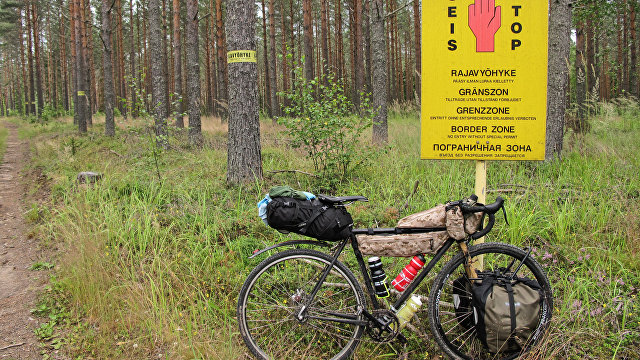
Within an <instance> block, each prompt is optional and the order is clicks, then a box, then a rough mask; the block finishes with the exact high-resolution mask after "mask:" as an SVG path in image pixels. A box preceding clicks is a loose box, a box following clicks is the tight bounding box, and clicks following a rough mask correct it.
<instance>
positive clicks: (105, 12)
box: [102, 0, 116, 136]
mask: <svg viewBox="0 0 640 360" xmlns="http://www.w3.org/2000/svg"><path fill="white" fill-rule="evenodd" d="M111 4H112V1H111V0H102V41H103V45H104V46H103V48H104V53H103V54H102V67H103V72H104V76H103V78H104V79H103V82H104V134H105V135H107V136H114V135H115V134H116V130H115V122H114V120H113V105H114V104H113V103H114V101H115V94H114V93H113V63H112V62H111V53H112V52H113V50H112V47H111V45H112V44H111Z"/></svg>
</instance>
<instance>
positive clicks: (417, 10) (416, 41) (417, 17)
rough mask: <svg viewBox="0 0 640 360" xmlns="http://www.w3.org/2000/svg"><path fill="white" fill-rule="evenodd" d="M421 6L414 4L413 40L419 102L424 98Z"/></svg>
mask: <svg viewBox="0 0 640 360" xmlns="http://www.w3.org/2000/svg"><path fill="white" fill-rule="evenodd" d="M420 31H421V28H420V4H418V2H417V1H414V2H413V39H414V49H415V54H416V56H415V58H414V59H415V61H416V73H415V74H413V75H414V77H415V84H416V86H415V91H416V93H417V94H418V97H417V98H418V102H420V101H421V98H422V87H421V85H420V84H422V79H421V77H422V70H421V68H420V67H421V66H422V65H421V64H422V47H421V45H420Z"/></svg>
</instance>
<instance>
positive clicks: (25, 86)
mask: <svg viewBox="0 0 640 360" xmlns="http://www.w3.org/2000/svg"><path fill="white" fill-rule="evenodd" d="M17 21H18V31H19V36H20V38H19V41H20V64H21V65H22V66H21V70H22V83H23V90H24V91H23V92H24V101H23V106H24V108H21V110H20V113H21V114H26V115H29V110H30V109H29V86H28V85H29V84H28V83H27V65H26V62H25V60H24V52H25V48H24V36H23V33H24V31H23V28H22V10H19V11H18V20H17ZM27 21H28V20H27Z"/></svg>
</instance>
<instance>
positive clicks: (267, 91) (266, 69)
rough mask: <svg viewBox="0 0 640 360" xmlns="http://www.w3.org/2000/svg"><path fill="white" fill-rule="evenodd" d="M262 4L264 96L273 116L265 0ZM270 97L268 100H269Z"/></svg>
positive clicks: (271, 116)
mask: <svg viewBox="0 0 640 360" xmlns="http://www.w3.org/2000/svg"><path fill="white" fill-rule="evenodd" d="M261 5H262V34H263V35H264V36H263V37H262V40H263V48H264V51H263V53H262V55H263V58H264V74H265V75H264V82H263V84H264V87H265V96H263V99H264V102H265V105H266V108H267V116H269V117H270V118H273V113H272V108H271V81H270V79H271V77H270V76H269V70H270V69H269V68H270V66H269V54H268V53H269V51H268V50H267V49H268V48H269V47H268V46H267V8H266V6H265V5H264V0H262V1H261ZM267 99H268V101H267Z"/></svg>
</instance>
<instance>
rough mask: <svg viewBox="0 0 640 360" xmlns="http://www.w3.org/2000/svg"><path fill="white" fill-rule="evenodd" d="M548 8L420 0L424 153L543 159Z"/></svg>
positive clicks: (529, 2) (517, 0)
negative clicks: (421, 0)
mask: <svg viewBox="0 0 640 360" xmlns="http://www.w3.org/2000/svg"><path fill="white" fill-rule="evenodd" d="M548 7H549V4H548V2H547V1H544V0H543V1H539V0H535V1H534V0H423V2H422V114H421V117H422V145H421V157H422V158H423V159H472V160H544V155H545V130H546V112H547V33H548V14H549V10H548Z"/></svg>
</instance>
